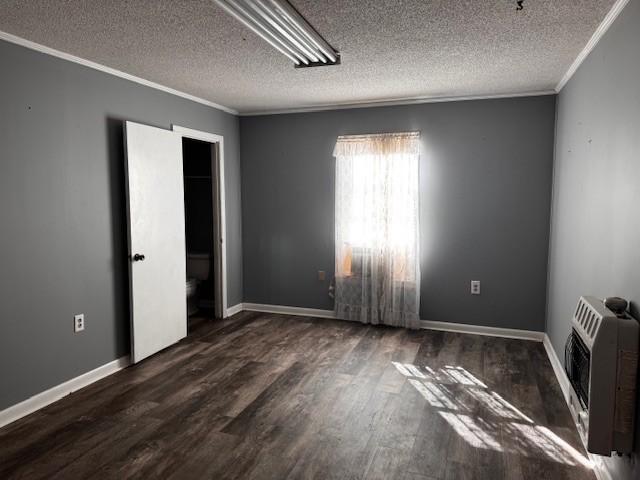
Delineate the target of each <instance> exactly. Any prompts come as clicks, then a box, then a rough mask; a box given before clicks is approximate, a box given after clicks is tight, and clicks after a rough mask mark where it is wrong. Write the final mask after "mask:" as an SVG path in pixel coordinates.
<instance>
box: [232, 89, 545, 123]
mask: <svg viewBox="0 0 640 480" xmlns="http://www.w3.org/2000/svg"><path fill="white" fill-rule="evenodd" d="M555 94H556V91H555V90H536V91H532V92H518V93H500V94H490V95H460V96H448V97H411V98H397V99H393V100H378V101H369V100H367V101H362V102H350V103H331V104H325V105H313V106H306V107H297V108H283V109H275V110H258V111H253V112H240V113H239V115H240V116H241V117H258V116H262V115H280V114H287V113H308V112H323V111H327V110H347V109H351V108H372V107H393V106H400V105H417V104H421V103H443V102H462V101H466V100H494V99H500V98H518V97H539V96H543V95H555Z"/></svg>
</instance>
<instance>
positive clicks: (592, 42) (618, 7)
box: [555, 0, 629, 93]
mask: <svg viewBox="0 0 640 480" xmlns="http://www.w3.org/2000/svg"><path fill="white" fill-rule="evenodd" d="M627 3H629V0H617V1H616V3H614V4H613V7H611V10H609V13H607V16H606V17H604V20H602V23H601V24H600V25H598V28H597V29H596V31H595V32H594V33H593V35H591V38H590V39H589V41H588V42H587V44H586V45H585V47H584V48H583V49H582V51H581V52H580V53H579V54H578V56H577V57H576V59H575V60H574V61H573V63H572V64H571V66H570V67H569V69H568V70H567V71H566V73H565V74H564V75H563V76H562V78H561V79H560V81H559V82H558V85H556V88H555V91H556V93H560V90H562V88H563V87H564V86H565V85H566V84H567V82H568V81H569V80H571V77H573V74H574V73H576V71H577V70H578V68H579V67H580V65H582V62H584V60H585V59H586V58H587V57H588V56H589V54H590V53H591V51H592V50H593V49H594V48H595V47H596V45H597V44H598V42H600V39H602V37H603V36H604V34H605V33H607V30H609V27H610V26H611V24H612V23H613V22H614V21H615V19H616V18H618V15H620V12H622V10H623V9H624V7H625V6H626V5H627Z"/></svg>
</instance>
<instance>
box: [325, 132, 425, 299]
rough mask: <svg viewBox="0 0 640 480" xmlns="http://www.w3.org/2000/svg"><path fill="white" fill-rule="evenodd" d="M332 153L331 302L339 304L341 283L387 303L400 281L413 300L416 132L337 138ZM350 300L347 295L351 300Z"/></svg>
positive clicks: (416, 273) (416, 269) (415, 274)
mask: <svg viewBox="0 0 640 480" xmlns="http://www.w3.org/2000/svg"><path fill="white" fill-rule="evenodd" d="M334 156H335V157H336V219H335V221H336V225H335V226H336V303H337V304H339V303H340V300H341V297H340V289H341V288H342V290H343V291H346V290H350V291H356V294H355V296H356V297H358V296H362V297H364V298H367V299H371V298H378V297H380V298H384V299H385V301H387V302H389V301H390V298H391V297H390V295H391V296H393V295H395V294H396V293H398V292H397V290H398V288H401V287H402V285H401V284H403V283H406V284H407V288H410V289H411V290H412V291H413V292H415V293H414V294H413V295H414V296H413V297H412V298H410V299H409V302H410V303H412V304H413V303H415V302H414V301H413V300H415V296H416V295H417V290H418V283H419V264H418V240H419V237H418V235H419V232H418V200H419V198H418V197H419V194H418V193H419V192H418V182H419V179H418V164H419V135H418V134H417V133H400V134H382V135H363V136H361V135H358V136H346V137H339V138H338V142H337V143H336V148H335V151H334ZM402 295H403V296H405V295H406V292H402ZM409 297H411V295H409ZM354 301H356V299H355V298H350V299H349V302H350V303H351V304H353V302H354ZM367 301H368V300H367ZM391 303H393V302H391ZM387 306H388V305H386V306H383V307H384V308H386V307H387ZM396 306H397V305H396ZM396 306H392V307H393V308H395V307H396ZM378 307H380V305H376V307H375V308H378ZM416 308H417V307H416Z"/></svg>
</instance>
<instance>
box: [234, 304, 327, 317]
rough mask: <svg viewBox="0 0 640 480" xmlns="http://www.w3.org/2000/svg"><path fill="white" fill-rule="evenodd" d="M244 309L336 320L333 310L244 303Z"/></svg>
mask: <svg viewBox="0 0 640 480" xmlns="http://www.w3.org/2000/svg"><path fill="white" fill-rule="evenodd" d="M242 307H243V310H248V311H250V312H265V313H280V314H284V315H299V316H301V317H317V318H336V314H335V312H334V311H333V310H320V309H318V308H303V307H289V306H286V305H265V304H262V303H243V304H242Z"/></svg>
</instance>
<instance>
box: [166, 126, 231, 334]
mask: <svg viewBox="0 0 640 480" xmlns="http://www.w3.org/2000/svg"><path fill="white" fill-rule="evenodd" d="M173 129H174V131H176V132H177V133H180V134H182V155H183V181H184V213H185V246H186V252H185V257H186V258H185V260H186V274H187V278H186V285H187V288H186V295H187V314H188V330H189V331H193V330H195V329H196V328H197V327H198V325H200V324H202V322H204V321H206V320H211V319H215V318H222V317H223V316H224V312H225V310H226V298H225V297H226V295H224V291H225V290H226V289H225V288H224V285H223V281H224V276H223V265H224V261H223V260H224V258H223V257H224V254H223V248H222V240H223V238H224V232H223V227H222V225H223V223H222V221H223V215H222V208H223V201H222V188H221V186H222V185H223V184H222V181H221V175H222V171H221V170H222V169H221V147H222V139H221V137H219V138H218V137H216V136H213V135H212V134H205V133H204V132H196V131H193V130H188V129H181V128H180V127H174V128H173ZM203 136H205V138H203ZM212 140H213V141H212ZM216 140H217V141H216Z"/></svg>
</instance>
